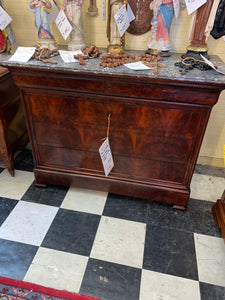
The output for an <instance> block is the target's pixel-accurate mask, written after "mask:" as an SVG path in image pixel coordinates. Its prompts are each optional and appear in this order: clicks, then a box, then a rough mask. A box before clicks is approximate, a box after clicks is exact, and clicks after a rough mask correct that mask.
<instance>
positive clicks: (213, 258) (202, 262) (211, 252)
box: [194, 233, 225, 287]
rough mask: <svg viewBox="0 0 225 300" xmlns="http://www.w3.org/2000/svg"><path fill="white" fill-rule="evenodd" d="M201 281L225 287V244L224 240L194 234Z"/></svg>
mask: <svg viewBox="0 0 225 300" xmlns="http://www.w3.org/2000/svg"><path fill="white" fill-rule="evenodd" d="M194 238H195V248H196V257H197V264H198V274H199V280H200V281H202V282H206V283H210V284H215V285H219V286H224V287H225V244H224V241H223V239H222V238H218V237H213V236H208V235H203V234H197V233H195V234H194Z"/></svg>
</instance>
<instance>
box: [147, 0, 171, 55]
mask: <svg viewBox="0 0 225 300" xmlns="http://www.w3.org/2000/svg"><path fill="white" fill-rule="evenodd" d="M149 8H150V9H151V10H153V18H152V21H151V24H152V27H151V32H152V35H151V36H150V37H149V39H148V42H147V47H148V49H153V50H158V51H168V50H170V49H171V46H170V37H169V34H170V26H171V23H172V19H173V16H174V8H173V0H153V1H152V2H151V4H150V7H149Z"/></svg>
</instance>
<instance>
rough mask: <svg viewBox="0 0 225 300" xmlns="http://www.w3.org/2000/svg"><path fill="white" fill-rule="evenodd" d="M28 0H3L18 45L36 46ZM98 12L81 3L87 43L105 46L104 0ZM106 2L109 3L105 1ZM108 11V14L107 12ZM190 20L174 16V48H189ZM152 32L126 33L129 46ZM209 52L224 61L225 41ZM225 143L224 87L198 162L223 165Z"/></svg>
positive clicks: (143, 43) (137, 44) (143, 44)
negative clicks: (135, 34)
mask: <svg viewBox="0 0 225 300" xmlns="http://www.w3.org/2000/svg"><path fill="white" fill-rule="evenodd" d="M29 2H30V1H29V0H19V1H15V0H2V4H3V6H4V8H5V9H6V10H7V12H8V13H9V15H10V16H11V17H12V19H13V21H12V23H11V25H12V27H13V29H14V32H15V34H16V36H17V39H18V44H19V46H33V45H35V43H36V38H37V30H36V28H35V26H34V15H33V13H31V11H30V9H29ZM56 2H57V4H58V7H59V8H61V7H62V0H57V1H56ZM106 3H107V0H106ZM97 4H98V10H99V13H98V16H96V17H90V16H89V15H88V14H87V10H88V7H89V1H88V0H84V2H83V6H82V19H83V30H84V36H85V42H86V44H87V45H93V44H95V45H96V46H98V47H104V48H105V47H106V46H107V44H108V41H107V38H106V34H105V31H106V20H103V18H102V15H103V11H102V2H101V1H97ZM106 6H107V5H106ZM106 15H107V14H106ZM190 23H191V16H189V15H188V14H187V11H186V9H185V10H183V11H181V13H180V15H179V17H178V18H177V19H174V20H173V23H172V26H171V44H172V51H174V52H181V53H185V52H186V47H187V45H188V33H189V28H190ZM52 32H53V34H54V36H55V39H56V41H57V42H58V44H65V45H66V44H67V41H64V39H63V38H62V36H61V35H60V33H59V31H58V29H57V27H56V26H55V24H52ZM148 35H149V33H146V34H144V35H141V36H134V35H130V34H126V44H125V48H126V49H139V50H145V49H146V42H147V38H148ZM208 46H209V54H211V55H219V56H220V58H221V59H222V60H223V61H224V62H225V41H224V40H223V39H222V38H220V39H219V40H215V39H213V38H212V37H211V36H210V37H209V40H208ZM223 144H225V91H223V92H222V93H221V95H220V98H219V101H218V103H217V104H216V106H215V107H214V108H213V111H212V114H211V117H210V121H209V124H208V127H207V130H206V134H205V137H204V140H203V144H202V147H201V151H200V155H199V162H200V163H207V164H209V165H216V166H224V163H223Z"/></svg>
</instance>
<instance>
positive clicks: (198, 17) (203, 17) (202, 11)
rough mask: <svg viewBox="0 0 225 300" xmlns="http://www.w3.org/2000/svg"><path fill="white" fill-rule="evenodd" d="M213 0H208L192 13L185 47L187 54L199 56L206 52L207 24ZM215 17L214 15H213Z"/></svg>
mask: <svg viewBox="0 0 225 300" xmlns="http://www.w3.org/2000/svg"><path fill="white" fill-rule="evenodd" d="M213 2H214V0H208V1H207V2H206V3H205V4H203V5H202V6H200V7H199V8H198V9H197V10H196V11H195V12H194V14H193V18H192V24H191V30H190V34H189V42H190V45H189V46H188V47H187V50H188V52H187V54H186V55H187V56H189V55H193V56H195V57H196V58H200V56H199V54H201V53H202V54H205V55H206V54H207V51H208V47H207V38H208V36H209V33H208V34H206V33H207V31H208V30H207V26H209V19H210V18H211V19H214V18H213V16H211V17H210V12H211V10H212V7H213ZM214 17H215V15H214Z"/></svg>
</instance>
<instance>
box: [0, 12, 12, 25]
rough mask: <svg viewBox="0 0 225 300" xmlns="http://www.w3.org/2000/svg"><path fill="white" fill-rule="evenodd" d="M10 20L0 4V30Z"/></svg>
mask: <svg viewBox="0 0 225 300" xmlns="http://www.w3.org/2000/svg"><path fill="white" fill-rule="evenodd" d="M11 21H12V19H11V17H10V16H9V15H8V14H7V12H6V11H5V10H4V9H3V8H2V7H1V6H0V30H4V29H5V28H6V26H8V25H9V23H10V22H11Z"/></svg>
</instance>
